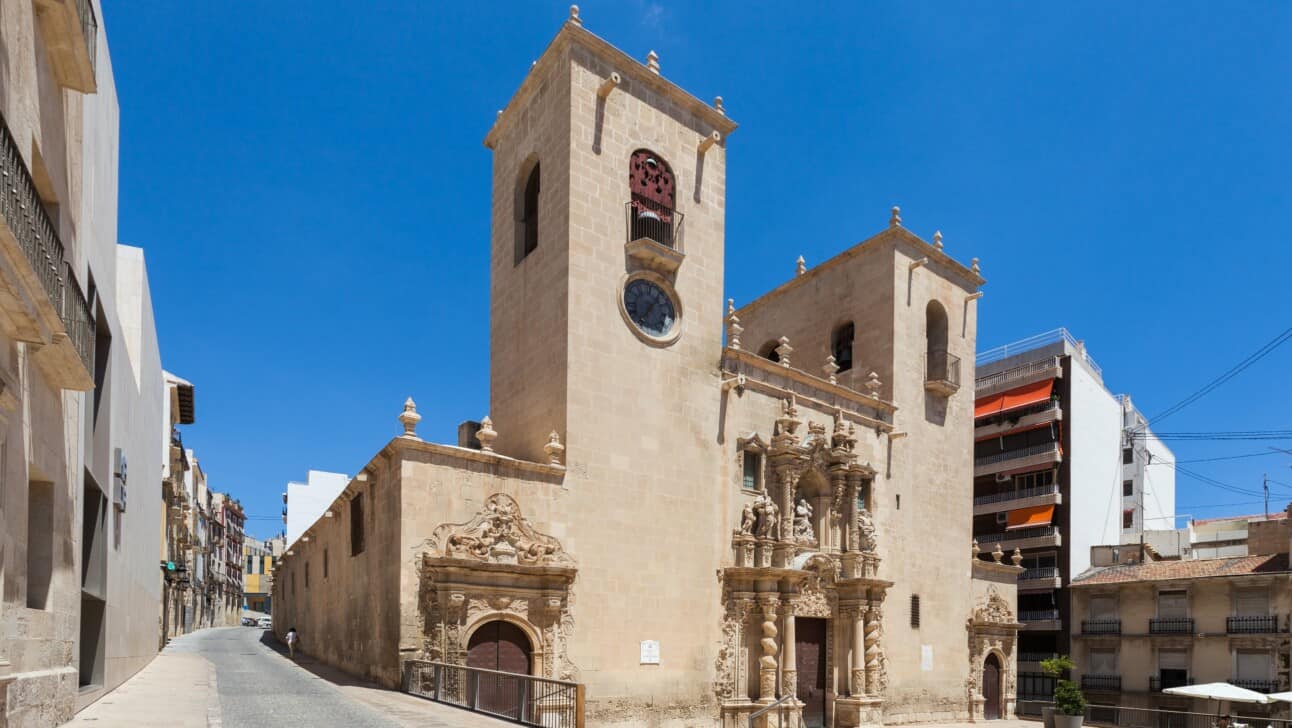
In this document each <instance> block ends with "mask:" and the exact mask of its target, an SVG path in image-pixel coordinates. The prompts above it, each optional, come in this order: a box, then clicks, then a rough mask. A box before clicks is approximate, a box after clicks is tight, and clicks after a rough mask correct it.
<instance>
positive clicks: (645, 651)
mask: <svg viewBox="0 0 1292 728" xmlns="http://www.w3.org/2000/svg"><path fill="white" fill-rule="evenodd" d="M641 664H643V665H658V664H659V640H642V658H641Z"/></svg>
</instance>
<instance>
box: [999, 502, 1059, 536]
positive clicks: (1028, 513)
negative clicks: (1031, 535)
mask: <svg viewBox="0 0 1292 728" xmlns="http://www.w3.org/2000/svg"><path fill="white" fill-rule="evenodd" d="M1053 521H1054V506H1053V505H1048V506H1032V507H1031V508H1018V509H1015V510H1012V511H1010V512H1009V521H1008V523H1007V525H1006V526H1005V530H1006V531H1013V530H1014V529H1017V528H1032V527H1034V526H1048V525H1050V523H1051V522H1053Z"/></svg>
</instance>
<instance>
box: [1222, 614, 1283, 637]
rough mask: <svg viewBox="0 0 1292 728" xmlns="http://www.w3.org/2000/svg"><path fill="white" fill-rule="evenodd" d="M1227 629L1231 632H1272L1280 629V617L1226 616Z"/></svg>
mask: <svg viewBox="0 0 1292 728" xmlns="http://www.w3.org/2000/svg"><path fill="white" fill-rule="evenodd" d="M1225 631H1226V632H1228V633H1229V634H1271V633H1274V632H1278V631H1279V618H1278V617H1277V616H1268V617H1226V618H1225Z"/></svg>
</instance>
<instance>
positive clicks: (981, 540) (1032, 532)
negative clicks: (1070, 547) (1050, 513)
mask: <svg viewBox="0 0 1292 728" xmlns="http://www.w3.org/2000/svg"><path fill="white" fill-rule="evenodd" d="M975 538H976V539H977V540H978V544H979V546H981V547H982V549H983V550H984V551H990V550H991V549H993V548H995V545H996V544H998V543H999V544H1000V548H1001V550H1002V551H1004V552H1005V553H1010V552H1011V551H1013V550H1014V549H1019V550H1026V549H1034V548H1041V547H1044V546H1056V547H1057V546H1059V545H1061V544H1062V543H1063V536H1062V535H1061V534H1060V533H1059V529H1057V528H1055V527H1054V526H1040V527H1036V528H1020V529H1018V530H1016V531H1005V532H1004V533H986V534H983V535H981V536H975Z"/></svg>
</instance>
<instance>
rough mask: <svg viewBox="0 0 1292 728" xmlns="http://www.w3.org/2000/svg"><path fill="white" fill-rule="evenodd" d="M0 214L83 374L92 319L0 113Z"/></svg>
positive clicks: (90, 356) (88, 362)
mask: <svg viewBox="0 0 1292 728" xmlns="http://www.w3.org/2000/svg"><path fill="white" fill-rule="evenodd" d="M0 177H2V179H0V185H2V186H3V188H2V189H0V215H3V216H4V221H5V222H6V223H7V224H8V227H9V230H10V231H11V232H12V233H13V236H14V238H15V239H16V240H17V241H18V246H19V247H20V248H21V249H22V252H23V255H24V257H26V259H27V263H28V264H29V265H30V266H31V270H32V272H33V273H35V274H36V278H37V279H38V280H39V281H40V285H41V287H42V288H44V289H45V295H46V296H47V297H48V298H49V302H50V304H51V305H52V306H53V308H54V310H55V311H56V312H57V313H58V317H59V319H60V320H61V321H62V322H63V326H64V328H65V329H66V331H67V336H68V338H69V339H70V340H71V343H72V345H73V347H74V348H75V350H76V353H77V355H78V356H79V357H80V359H81V361H82V362H83V363H84V364H85V367H86V372H87V374H88V373H90V372H93V366H94V318H93V317H92V316H91V315H90V306H89V303H88V302H87V301H86V300H85V294H84V293H82V292H81V286H80V284H79V283H77V280H76V275H75V274H74V273H73V272H72V269H71V266H69V265H67V264H66V263H65V262H64V260H63V256H64V248H63V241H62V240H60V239H59V237H58V232H57V230H56V228H55V227H54V223H53V221H52V220H50V219H49V214H48V213H47V212H46V211H45V206H44V205H43V204H42V203H41V199H40V195H39V193H38V192H37V191H36V183H35V182H34V181H33V180H32V178H31V172H29V171H28V169H27V163H26V162H25V161H24V160H23V157H22V153H21V152H20V151H19V147H18V143H17V142H16V141H15V140H14V138H13V133H12V132H10V131H9V124H8V122H7V121H5V120H4V118H3V116H0Z"/></svg>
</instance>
